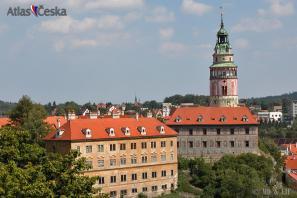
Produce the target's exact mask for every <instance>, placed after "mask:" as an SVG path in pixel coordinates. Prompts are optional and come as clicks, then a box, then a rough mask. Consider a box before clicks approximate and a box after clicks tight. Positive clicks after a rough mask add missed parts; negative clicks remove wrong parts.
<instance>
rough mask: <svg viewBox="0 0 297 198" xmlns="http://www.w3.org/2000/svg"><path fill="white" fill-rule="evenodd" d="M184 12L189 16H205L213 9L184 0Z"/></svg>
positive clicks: (196, 2)
mask: <svg viewBox="0 0 297 198" xmlns="http://www.w3.org/2000/svg"><path fill="white" fill-rule="evenodd" d="M182 10H183V11H184V12H185V13H188V14H196V15H199V16H201V15H204V14H206V13H207V12H210V11H211V10H212V7H211V6H209V5H207V4H204V3H200V2H198V1H194V0H183V2H182Z"/></svg>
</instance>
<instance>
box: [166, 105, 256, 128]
mask: <svg viewBox="0 0 297 198" xmlns="http://www.w3.org/2000/svg"><path fill="white" fill-rule="evenodd" d="M198 117H200V118H201V121H198ZM244 117H246V118H247V120H246V121H244V119H243V118H244ZM177 118H180V121H178V122H177V121H176V119H177ZM221 118H224V121H223V119H221ZM166 124H167V125H246V124H259V123H258V121H257V120H256V119H255V117H254V116H253V114H252V113H251V112H250V110H249V109H248V108H247V107H182V108H178V109H176V110H175V112H174V113H173V115H172V116H171V118H170V119H169V120H168V121H167V122H166Z"/></svg>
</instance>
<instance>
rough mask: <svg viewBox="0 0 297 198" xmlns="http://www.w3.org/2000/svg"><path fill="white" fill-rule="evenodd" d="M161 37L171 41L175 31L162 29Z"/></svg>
mask: <svg viewBox="0 0 297 198" xmlns="http://www.w3.org/2000/svg"><path fill="white" fill-rule="evenodd" d="M159 34H160V37H161V38H162V39H171V38H172V36H173V34H174V29H172V28H161V29H160V31H159Z"/></svg>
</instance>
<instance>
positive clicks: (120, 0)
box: [85, 0, 144, 9]
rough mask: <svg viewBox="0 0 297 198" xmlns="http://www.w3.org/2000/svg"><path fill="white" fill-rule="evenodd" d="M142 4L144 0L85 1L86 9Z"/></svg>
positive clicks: (128, 7)
mask: <svg viewBox="0 0 297 198" xmlns="http://www.w3.org/2000/svg"><path fill="white" fill-rule="evenodd" d="M143 5H144V0H92V1H88V2H86V3H85V7H86V8H87V9H134V8H140V7H142V6H143Z"/></svg>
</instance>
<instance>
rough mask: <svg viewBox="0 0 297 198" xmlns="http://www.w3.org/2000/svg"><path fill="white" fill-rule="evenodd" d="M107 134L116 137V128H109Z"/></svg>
mask: <svg viewBox="0 0 297 198" xmlns="http://www.w3.org/2000/svg"><path fill="white" fill-rule="evenodd" d="M107 133H108V135H109V136H115V132H114V128H108V129H107Z"/></svg>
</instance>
